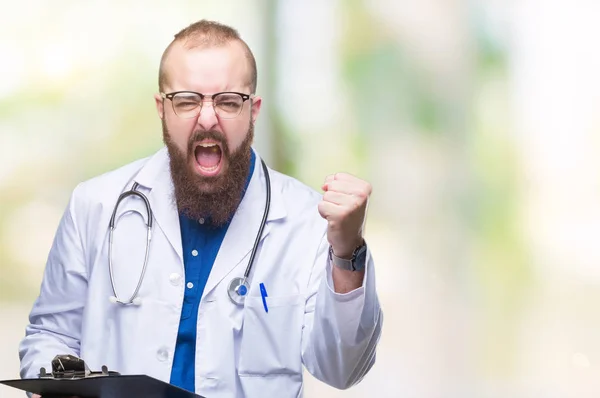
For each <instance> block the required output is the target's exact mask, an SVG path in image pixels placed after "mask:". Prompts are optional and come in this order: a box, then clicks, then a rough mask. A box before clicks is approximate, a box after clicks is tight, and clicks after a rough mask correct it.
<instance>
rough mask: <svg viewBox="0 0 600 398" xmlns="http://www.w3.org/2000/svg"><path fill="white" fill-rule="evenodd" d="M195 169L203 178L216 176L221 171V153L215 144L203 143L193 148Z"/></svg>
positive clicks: (218, 146)
mask: <svg viewBox="0 0 600 398" xmlns="http://www.w3.org/2000/svg"><path fill="white" fill-rule="evenodd" d="M194 157H195V158H196V166H197V167H196V168H197V169H198V171H199V172H200V174H202V175H205V176H214V175H217V174H218V173H219V171H220V169H221V165H222V163H223V162H222V160H223V151H222V150H221V146H220V145H219V144H218V143H217V142H213V141H203V142H200V143H199V144H198V145H197V146H196V147H195V148H194Z"/></svg>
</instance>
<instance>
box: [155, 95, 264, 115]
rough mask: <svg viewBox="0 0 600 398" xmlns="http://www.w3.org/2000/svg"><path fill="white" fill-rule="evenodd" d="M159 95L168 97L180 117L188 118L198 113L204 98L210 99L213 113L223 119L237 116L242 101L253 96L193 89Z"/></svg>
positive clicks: (241, 106) (240, 109) (242, 105)
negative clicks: (201, 91) (195, 90)
mask: <svg viewBox="0 0 600 398" xmlns="http://www.w3.org/2000/svg"><path fill="white" fill-rule="evenodd" d="M160 95H161V97H163V98H166V99H170V100H171V104H172V105H173V112H175V114H176V115H177V116H179V117H180V118H182V119H190V118H193V117H196V116H198V115H199V114H200V111H201V110H202V104H203V103H204V100H205V99H206V98H210V99H212V103H213V108H214V110H215V113H216V114H217V115H218V116H219V117H221V118H223V119H233V118H235V117H237V116H238V115H239V114H240V113H241V112H242V108H243V107H244V102H246V101H248V100H249V99H250V98H252V97H253V95H251V94H243V93H236V92H231V91H228V92H222V93H216V94H213V95H206V94H200V93H196V92H193V91H175V92H172V93H160Z"/></svg>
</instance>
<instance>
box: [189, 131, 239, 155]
mask: <svg viewBox="0 0 600 398" xmlns="http://www.w3.org/2000/svg"><path fill="white" fill-rule="evenodd" d="M202 140H214V141H216V142H218V143H219V144H220V145H221V148H222V149H223V154H225V155H229V146H228V145H227V140H226V139H225V136H224V135H223V134H222V133H219V132H218V131H215V130H196V131H194V133H193V134H192V135H191V136H190V139H189V140H188V153H189V154H193V153H194V148H195V146H196V144H197V143H199V142H201V141H202Z"/></svg>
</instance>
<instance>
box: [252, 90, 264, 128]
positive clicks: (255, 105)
mask: <svg viewBox="0 0 600 398" xmlns="http://www.w3.org/2000/svg"><path fill="white" fill-rule="evenodd" d="M251 101H252V105H251V106H250V111H251V112H252V115H251V116H252V123H255V122H256V119H257V118H258V114H259V113H260V106H261V104H262V98H260V97H258V96H256V97H253V98H252V99H251Z"/></svg>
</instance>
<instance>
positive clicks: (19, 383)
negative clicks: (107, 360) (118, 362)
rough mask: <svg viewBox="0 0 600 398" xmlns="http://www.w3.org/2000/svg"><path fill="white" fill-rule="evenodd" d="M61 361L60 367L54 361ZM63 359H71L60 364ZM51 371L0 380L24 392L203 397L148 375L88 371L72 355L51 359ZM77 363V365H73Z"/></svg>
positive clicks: (84, 397) (105, 397)
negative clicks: (67, 364) (57, 368)
mask: <svg viewBox="0 0 600 398" xmlns="http://www.w3.org/2000/svg"><path fill="white" fill-rule="evenodd" d="M60 359H62V363H61V364H60V365H58V366H57V367H60V366H62V370H56V369H55V364H56V363H58V362H60ZM65 360H67V361H71V362H72V363H71V364H70V365H69V366H63V365H64V364H65V362H66V361H65ZM52 363H53V372H52V373H51V374H50V373H46V370H45V369H44V368H41V369H40V377H39V378H37V379H16V380H0V383H1V384H4V385H7V386H9V387H13V388H17V389H19V390H23V391H26V392H31V393H34V394H39V395H41V396H42V398H46V397H50V396H77V397H81V398H131V397H144V398H204V397H201V396H200V395H197V394H194V393H192V392H190V391H187V390H184V389H182V388H179V387H177V386H174V385H172V384H169V383H165V382H164V381H161V380H158V379H155V378H153V377H150V376H148V375H121V374H119V373H117V372H109V371H108V369H106V367H105V366H103V367H102V372H90V371H89V369H87V367H86V366H85V364H84V362H83V361H82V360H81V359H79V358H75V357H72V356H57V357H56V358H55V359H54V360H53V361H52ZM73 364H75V365H76V368H74V367H73Z"/></svg>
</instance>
